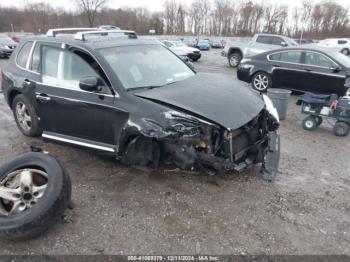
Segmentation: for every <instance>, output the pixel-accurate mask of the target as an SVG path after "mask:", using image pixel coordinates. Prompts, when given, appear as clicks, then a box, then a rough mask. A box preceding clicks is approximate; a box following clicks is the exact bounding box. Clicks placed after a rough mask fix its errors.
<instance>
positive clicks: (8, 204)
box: [0, 168, 48, 217]
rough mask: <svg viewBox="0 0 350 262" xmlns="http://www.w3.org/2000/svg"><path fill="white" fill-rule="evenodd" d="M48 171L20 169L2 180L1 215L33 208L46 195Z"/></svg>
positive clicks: (0, 187) (0, 186) (0, 194)
mask: <svg viewBox="0 0 350 262" xmlns="http://www.w3.org/2000/svg"><path fill="white" fill-rule="evenodd" d="M47 177H48V175H47V173H45V172H44V171H42V170H38V169H29V168H28V169H20V170H16V171H14V172H11V173H10V174H8V175H7V176H6V177H5V179H3V180H2V181H1V182H0V216H6V217H9V216H13V215H16V214H20V213H22V212H24V211H25V210H28V209H30V208H32V207H33V206H34V205H35V204H36V203H37V201H38V200H39V199H40V198H41V197H42V196H43V195H44V193H45V190H46V187H47V183H48V180H47Z"/></svg>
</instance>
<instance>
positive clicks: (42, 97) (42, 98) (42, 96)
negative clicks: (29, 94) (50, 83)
mask: <svg viewBox="0 0 350 262" xmlns="http://www.w3.org/2000/svg"><path fill="white" fill-rule="evenodd" d="M36 99H38V100H39V101H40V102H47V101H50V100H51V98H50V97H49V96H48V95H46V94H40V95H36Z"/></svg>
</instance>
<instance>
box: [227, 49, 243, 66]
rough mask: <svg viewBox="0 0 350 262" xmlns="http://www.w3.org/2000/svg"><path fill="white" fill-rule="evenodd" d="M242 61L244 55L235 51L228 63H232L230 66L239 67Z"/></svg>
mask: <svg viewBox="0 0 350 262" xmlns="http://www.w3.org/2000/svg"><path fill="white" fill-rule="evenodd" d="M241 61H242V55H241V54H240V53H238V52H234V53H232V54H230V55H229V57H228V64H229V65H230V67H237V66H238V65H239V63H240V62H241Z"/></svg>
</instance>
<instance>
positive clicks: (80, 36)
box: [46, 27, 137, 41]
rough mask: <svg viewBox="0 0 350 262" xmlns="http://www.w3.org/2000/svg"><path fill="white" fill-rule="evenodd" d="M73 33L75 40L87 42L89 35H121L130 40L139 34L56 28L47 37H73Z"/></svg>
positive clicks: (123, 31)
mask: <svg viewBox="0 0 350 262" xmlns="http://www.w3.org/2000/svg"><path fill="white" fill-rule="evenodd" d="M71 33H75V35H74V39H76V40H81V41H85V40H86V36H87V35H100V36H108V35H111V34H119V35H124V36H128V37H129V38H137V34H136V33H135V31H130V30H119V29H115V30H103V29H99V28H91V27H90V28H89V27H81V28H56V29H49V30H48V31H47V33H46V36H51V37H56V36H57V35H58V34H60V35H62V36H68V35H71Z"/></svg>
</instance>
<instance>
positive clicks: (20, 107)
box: [16, 102, 32, 131]
mask: <svg viewBox="0 0 350 262" xmlns="http://www.w3.org/2000/svg"><path fill="white" fill-rule="evenodd" d="M16 118H17V120H18V123H19V125H20V126H21V128H23V130H25V131H30V129H31V127H32V117H31V116H30V114H29V112H28V109H27V107H26V105H25V104H24V103H22V102H19V103H17V105H16Z"/></svg>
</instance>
